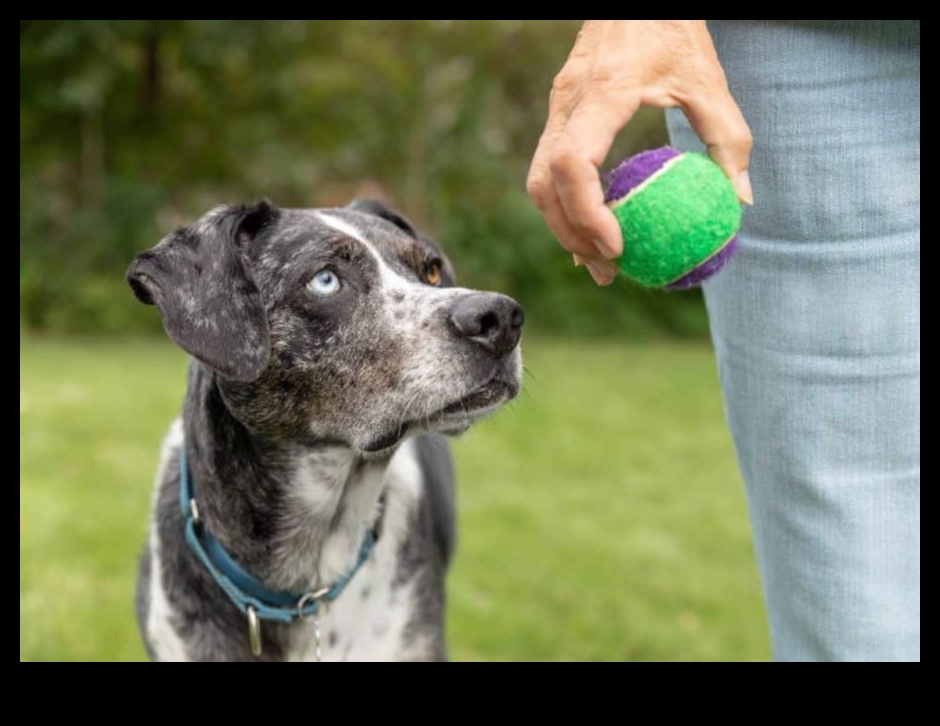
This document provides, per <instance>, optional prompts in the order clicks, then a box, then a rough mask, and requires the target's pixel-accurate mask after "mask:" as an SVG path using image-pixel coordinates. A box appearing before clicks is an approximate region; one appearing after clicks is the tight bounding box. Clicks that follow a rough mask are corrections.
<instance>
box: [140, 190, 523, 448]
mask: <svg viewBox="0 0 940 726" xmlns="http://www.w3.org/2000/svg"><path fill="white" fill-rule="evenodd" d="M127 280H128V283H129V284H130V286H131V288H132V290H133V291H134V294H135V295H136V296H137V298H138V299H139V300H141V301H142V302H144V303H147V304H154V305H156V306H157V307H158V308H159V309H160V315H161V317H162V319H163V324H164V327H165V328H166V331H167V333H168V334H169V335H170V337H171V338H172V339H173V340H174V341H176V342H177V343H178V344H179V345H180V346H181V347H182V348H184V349H185V350H186V351H187V352H189V353H190V354H191V355H192V356H194V357H195V358H197V359H198V360H200V361H201V362H202V363H204V364H206V365H207V366H209V367H210V368H212V369H214V370H215V371H216V372H217V373H218V374H219V377H218V382H219V390H220V391H221V393H222V396H223V399H224V400H225V403H226V405H227V406H228V407H229V409H230V410H231V411H232V412H233V414H234V415H235V416H236V417H237V418H238V419H239V420H240V421H241V422H242V423H243V424H244V425H245V426H246V427H248V428H249V429H250V430H252V431H255V432H257V433H262V434H265V435H268V436H277V437H281V438H299V439H311V440H317V441H329V442H336V443H343V444H346V445H349V446H352V447H354V448H356V449H358V450H360V451H363V452H379V451H383V450H386V449H389V448H390V447H392V446H394V445H395V444H396V443H397V442H398V441H400V440H401V439H402V438H404V437H405V436H406V435H408V434H409V433H415V432H417V431H421V430H426V429H435V430H438V431H441V432H443V433H451V434H453V433H459V432H461V431H463V430H465V429H466V428H468V427H469V426H470V425H471V424H472V423H474V422H475V421H477V420H479V419H480V418H483V417H484V416H486V415H488V414H490V413H492V412H494V411H495V410H496V409H498V408H499V407H500V406H501V405H503V404H504V403H506V402H507V401H509V400H510V399H512V398H513V397H514V396H515V395H516V393H517V392H518V390H519V386H520V380H521V354H520V351H519V339H520V335H521V328H522V322H523V312H522V308H521V307H520V306H519V304H518V303H516V302H515V301H514V300H512V299H511V298H508V297H506V296H505V295H499V294H496V293H490V292H478V291H473V290H467V289H464V288H458V287H454V286H453V285H454V275H453V270H452V267H451V265H450V263H449V262H448V260H447V258H446V257H445V256H444V254H443V253H442V252H441V250H440V249H439V248H438V247H437V245H436V244H435V243H434V242H433V241H431V240H430V239H428V238H427V237H425V236H423V235H421V234H419V233H417V232H416V231H415V230H414V228H413V227H412V226H411V224H409V223H408V221H406V220H405V219H404V218H402V217H401V216H400V215H398V214H396V213H395V212H393V211H392V210H390V209H388V208H387V207H385V206H384V205H382V204H380V203H378V202H373V201H359V202H354V203H353V204H351V205H350V206H348V207H345V208H342V209H322V210H313V209H279V208H277V207H274V206H273V205H271V204H268V203H267V202H261V203H258V204H255V205H253V206H250V207H220V208H217V209H215V210H212V211H211V212H209V213H208V214H206V215H205V216H203V217H202V218H201V219H200V220H199V221H198V222H196V224H194V225H193V226H191V227H187V228H184V229H181V230H178V231H177V232H176V233H174V234H172V235H170V236H168V237H166V238H165V239H164V240H162V241H161V242H160V243H159V244H158V245H157V246H156V247H154V248H152V249H150V250H148V251H146V252H143V253H142V254H140V255H138V257H137V258H136V259H135V260H134V262H133V263H132V264H131V267H130V269H129V270H128V273H127Z"/></svg>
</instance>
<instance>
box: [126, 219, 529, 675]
mask: <svg viewBox="0 0 940 726" xmlns="http://www.w3.org/2000/svg"><path fill="white" fill-rule="evenodd" d="M127 281H128V283H129V285H130V287H131V289H132V291H133V293H134V295H135V296H136V297H137V298H138V299H139V300H140V301H141V302H143V303H146V304H150V305H156V306H157V308H158V309H159V312H160V316H161V318H162V321H163V325H164V328H165V329H166V332H167V333H168V335H169V336H170V338H172V339H173V340H174V341H175V342H176V343H177V344H178V345H180V346H181V347H182V348H183V349H184V350H185V351H186V352H187V353H189V355H190V356H191V357H192V361H191V364H190V368H189V372H188V381H187V391H186V396H185V400H184V403H183V408H182V413H181V416H180V418H179V419H177V421H175V422H174V423H173V424H172V426H171V428H170V432H169V434H168V436H167V438H166V439H165V441H164V444H163V448H162V453H161V459H160V466H159V469H158V473H157V478H156V491H155V495H154V504H153V514H152V520H151V526H150V534H149V539H148V543H147V546H146V547H145V550H144V552H143V555H142V558H141V563H140V568H139V574H138V585H137V597H136V606H137V617H138V623H139V626H140V630H141V632H142V635H143V639H144V642H145V645H146V648H147V651H148V653H149V655H150V656H151V658H152V659H154V660H208V661H213V660H225V661H228V660H246V661H258V660H261V661H309V660H321V659H322V660H324V661H334V660H416V661H427V660H431V661H435V660H444V659H446V656H447V649H446V642H445V629H444V596H445V591H444V590H445V589H444V580H445V574H446V569H447V566H448V563H449V561H450V559H451V556H452V553H453V549H454V541H455V511H454V470H453V463H452V459H451V454H450V450H449V443H448V441H447V438H446V437H447V436H453V435H457V434H460V433H462V432H464V431H466V430H467V429H468V428H469V427H470V426H471V425H472V424H473V423H475V422H477V421H479V420H480V419H482V418H484V417H486V416H488V415H490V414H492V413H494V412H495V411H496V410H497V409H499V408H500V407H501V406H503V405H504V404H505V403H507V402H508V401H510V400H511V399H513V398H514V397H515V396H516V394H517V393H518V391H519V388H520V385H521V371H522V359H521V351H520V337H521V329H522V324H523V318H524V315H523V310H522V307H521V306H520V305H519V304H518V303H517V302H516V301H514V300H513V299H511V298H509V297H507V296H505V295H500V294H496V293H490V292H479V291H473V290H468V289H464V288H459V287H455V286H454V285H455V282H454V272H453V267H452V265H451V263H450V262H449V261H448V259H447V257H445V255H444V254H443V253H442V252H441V250H440V248H439V247H438V246H437V244H436V243H435V242H434V241H433V240H431V239H430V238H429V237H427V236H425V235H423V234H420V233H419V232H417V231H416V230H415V228H414V227H413V226H412V225H411V224H410V223H409V222H408V221H407V220H406V219H405V218H404V217H402V216H401V215H400V214H398V213H397V212H395V211H393V210H392V209H390V208H389V207H387V206H385V205H384V204H382V203H379V202H376V201H371V200H366V201H356V202H353V203H352V204H350V205H349V206H347V207H343V208H331V209H281V208H278V207H277V206H275V205H273V204H271V203H269V202H266V201H262V202H258V203H255V204H253V205H248V206H225V207H219V208H216V209H214V210H212V211H210V212H208V213H207V214H205V215H204V216H203V217H202V218H201V219H199V220H198V221H197V222H196V223H195V224H194V225H192V226H190V227H186V228H183V229H180V230H178V231H176V232H175V233H174V234H171V235H169V236H168V237H166V238H164V239H163V240H162V241H161V242H160V243H159V244H157V245H156V246H155V247H153V248H151V249H150V250H147V251H145V252H143V253H141V254H140V255H138V256H137V257H136V258H135V259H134V261H133V262H132V264H131V266H130V268H129V269H128V272H127ZM220 551H221V554H220ZM226 558H228V559H227V560H226ZM233 563H234V564H233ZM233 570H237V571H238V572H234V573H233ZM239 573H241V574H239ZM233 583H234V590H233V589H232V588H233Z"/></svg>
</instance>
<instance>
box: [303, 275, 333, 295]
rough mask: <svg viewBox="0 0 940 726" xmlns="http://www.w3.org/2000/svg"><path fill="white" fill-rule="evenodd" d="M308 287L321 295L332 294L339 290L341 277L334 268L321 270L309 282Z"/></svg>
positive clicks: (315, 293)
mask: <svg viewBox="0 0 940 726" xmlns="http://www.w3.org/2000/svg"><path fill="white" fill-rule="evenodd" d="M307 289H308V290H310V292H312V293H313V294H314V295H319V296H320V297H326V296H327V295H332V294H333V293H334V292H336V291H338V290H339V277H338V276H337V274H336V273H335V272H333V270H320V271H319V272H318V273H317V274H316V275H314V276H313V279H311V280H310V282H308V283H307Z"/></svg>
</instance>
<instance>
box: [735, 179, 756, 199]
mask: <svg viewBox="0 0 940 726" xmlns="http://www.w3.org/2000/svg"><path fill="white" fill-rule="evenodd" d="M734 190H735V191H736V192H737V193H738V199H740V200H741V201H742V202H744V203H745V204H748V205H750V204H754V190H753V189H751V175H750V174H748V173H747V171H746V170H745V171H742V172H741V173H740V174H738V175H737V176H736V177H735V178H734Z"/></svg>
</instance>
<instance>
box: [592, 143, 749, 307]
mask: <svg viewBox="0 0 940 726" xmlns="http://www.w3.org/2000/svg"><path fill="white" fill-rule="evenodd" d="M607 182H608V188H607V193H606V195H605V197H604V201H605V202H606V203H607V206H608V207H609V208H610V210H611V211H612V212H613V213H614V216H615V217H617V221H618V222H619V223H620V230H621V231H622V232H623V255H622V256H621V257H620V259H619V260H618V263H619V265H620V269H621V270H623V273H624V274H625V275H626V276H627V277H629V278H631V279H633V280H635V281H636V282H638V283H640V284H641V285H644V286H645V287H662V288H666V289H667V290H681V289H685V288H689V287H694V286H695V285H698V284H700V283H702V282H703V281H705V280H707V279H708V278H709V277H711V276H712V275H714V274H715V273H716V272H718V270H720V269H721V268H722V267H723V266H724V264H725V263H726V262H727V261H728V260H729V259H730V258H731V256H732V255H733V254H734V252H735V250H736V249H737V247H738V239H737V236H736V235H737V232H738V228H739V227H740V226H741V205H740V204H739V203H738V197H737V194H736V193H735V191H734V187H732V186H731V182H730V181H729V180H728V177H726V176H725V174H724V172H723V171H722V170H721V168H720V167H719V166H718V165H717V164H715V162H713V161H712V160H711V159H709V158H708V157H707V156H704V155H702V154H696V153H693V152H681V151H678V150H677V149H673V148H671V147H669V146H663V147H662V148H659V149H653V150H652V151H644V152H642V153H640V154H637V155H636V156H631V157H630V158H629V159H627V160H626V161H623V162H622V163H621V164H620V165H619V166H618V167H617V168H616V169H614V170H613V171H612V172H610V174H609V175H608V178H607Z"/></svg>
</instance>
